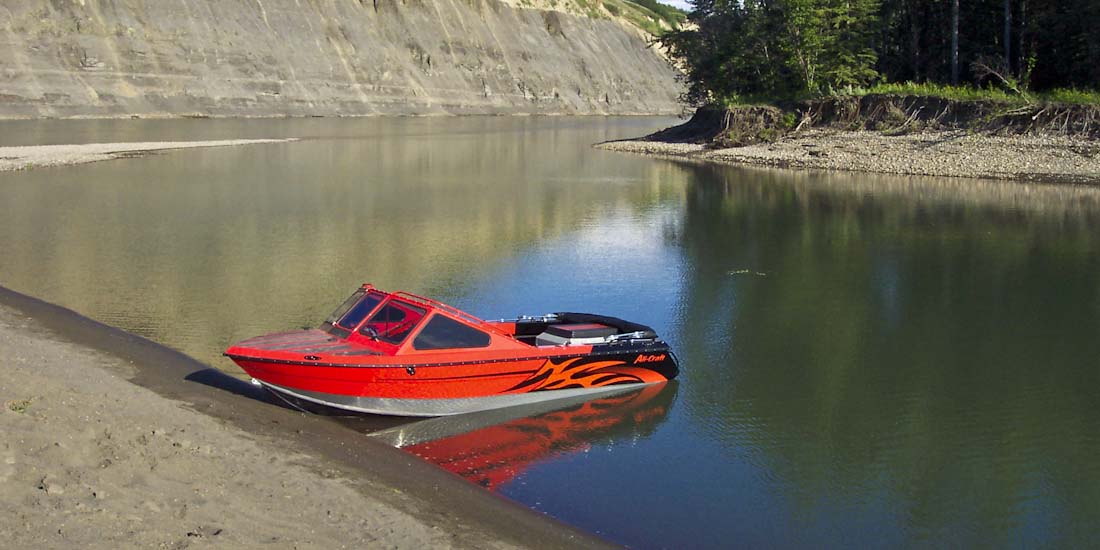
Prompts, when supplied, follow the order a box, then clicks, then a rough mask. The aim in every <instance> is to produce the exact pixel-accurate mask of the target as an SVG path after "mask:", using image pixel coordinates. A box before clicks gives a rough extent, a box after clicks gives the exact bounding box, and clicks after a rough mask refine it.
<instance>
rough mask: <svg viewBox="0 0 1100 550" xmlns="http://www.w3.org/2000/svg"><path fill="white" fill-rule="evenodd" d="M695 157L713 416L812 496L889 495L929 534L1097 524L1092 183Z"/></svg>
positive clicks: (1097, 322) (689, 342) (691, 334)
mask: <svg viewBox="0 0 1100 550" xmlns="http://www.w3.org/2000/svg"><path fill="white" fill-rule="evenodd" d="M694 170H695V173H694V178H693V179H694V182H693V184H692V185H690V186H689V188H688V194H687V202H686V208H685V215H684V220H683V225H682V228H681V234H680V235H679V236H678V237H677V240H678V242H679V243H680V244H681V246H682V248H683V250H684V251H685V254H686V255H687V256H688V258H689V263H690V264H693V265H694V267H695V269H694V270H693V271H691V273H690V274H689V275H688V276H687V277H686V279H685V280H686V285H687V288H686V291H685V296H686V299H687V304H686V306H685V310H686V318H687V319H689V320H690V321H689V322H687V323H685V334H684V335H683V336H682V339H683V340H682V341H683V342H685V345H684V347H683V350H682V351H681V354H682V355H683V356H684V364H685V365H686V366H687V368H686V369H685V375H684V376H685V383H684V390H685V392H686V395H685V402H686V403H685V405H686V408H687V409H689V410H691V411H692V414H693V415H695V416H696V418H697V419H698V420H699V423H700V425H702V426H705V427H713V428H714V429H713V432H714V433H713V434H712V435H713V437H715V438H716V439H719V440H722V441H723V442H724V443H725V444H726V445H728V446H729V447H730V449H731V450H732V449H733V448H734V447H736V448H738V449H740V451H739V454H743V452H744V451H746V449H751V450H760V451H763V453H762V454H761V456H762V460H763V462H764V464H763V466H764V467H765V468H766V469H768V470H769V471H773V472H775V473H776V475H777V478H778V479H779V480H780V482H779V483H778V490H779V491H782V492H784V493H785V494H787V496H788V497H789V498H790V499H791V500H792V501H793V502H795V503H797V505H798V506H799V508H802V509H803V510H806V511H813V510H819V511H822V510H820V508H819V507H821V506H839V505H842V504H843V503H848V504H851V503H862V504H861V505H866V504H867V503H868V502H874V501H876V499H881V498H884V497H883V495H884V494H887V495H891V496H890V497H888V499H889V502H887V503H886V504H887V505H890V506H896V507H897V510H894V512H895V513H897V514H899V516H900V517H903V518H904V520H903V521H904V522H905V523H906V525H903V526H901V527H902V528H904V529H906V530H907V532H908V533H909V535H910V536H911V537H913V539H914V540H932V541H936V540H954V541H973V542H980V543H983V544H990V543H992V544H993V545H999V544H1005V543H1009V542H1013V541H1016V540H1028V539H1027V538H1024V539H1021V538H1020V537H1041V538H1045V539H1047V540H1055V541H1061V540H1064V541H1065V542H1069V543H1074V542H1076V543H1081V542H1084V541H1086V540H1089V539H1086V538H1084V537H1086V536H1088V535H1089V533H1088V532H1087V530H1088V529H1090V527H1089V526H1090V524H1091V521H1092V518H1093V517H1095V516H1096V513H1097V512H1100V505H1098V503H1100V475H1098V474H1100V465H1098V464H1097V462H1096V461H1095V458H1094V457H1095V456H1097V454H1098V452H1100V437H1098V436H1097V435H1096V434H1097V432H1096V429H1095V426H1096V425H1097V423H1098V421H1100V407H1098V405H1100V397H1098V394H1097V391H1096V388H1097V387H1100V384H1098V382H1100V371H1098V369H1097V366H1098V365H1097V361H1098V359H1097V358H1098V357H1100V339H1098V338H1097V337H1098V336H1100V283H1098V278H1097V273H1100V235H1098V234H1097V233H1096V231H1095V227H1096V224H1095V222H1096V221H1097V214H1098V213H1100V208H1097V203H1096V200H1095V199H1096V196H1097V195H1096V193H1095V192H1094V191H1091V190H1084V191H1082V192H1080V193H1078V190H1073V189H1069V190H1067V189H1065V188H1046V189H1035V188H1031V189H1027V188H1022V189H1015V190H1013V189H1005V187H1006V186H1003V185H1001V186H997V185H990V184H982V185H978V187H977V188H971V187H968V184H967V183H965V182H959V181H958V180H954V181H951V180H949V182H948V183H944V182H938V181H933V182H931V183H929V184H927V185H926V186H924V187H921V186H919V185H918V186H917V187H912V188H910V190H911V191H912V196H910V195H909V193H908V190H903V191H900V192H894V191H889V192H876V193H874V194H873V195H872V194H868V191H869V190H871V189H881V186H882V185H883V182H884V181H886V179H885V178H875V177H873V176H857V177H852V176H850V175H847V176H829V175H813V174H791V173H787V172H774V173H770V172H763V171H751V172H750V171H741V170H735V169H722V168H711V167H698V168H695V169H694ZM856 178H859V179H862V180H864V181H863V183H859V184H858V185H857V184H845V183H844V182H845V181H848V180H853V179H856ZM895 181H897V180H895ZM914 181H916V180H914ZM917 183H918V184H919V181H918V182H917ZM948 184H950V185H954V186H956V188H957V189H956V193H955V194H954V195H953V194H952V193H951V192H950V189H948V188H947V187H945V185H948ZM876 186H877V187H876ZM983 186H984V189H983ZM958 188H961V190H960V189H958ZM1021 190H1022V191H1024V195H1026V194H1027V193H1033V194H1035V195H1037V197H1038V198H1037V199H1036V202H1035V203H1034V204H1027V203H1025V202H1023V201H1022V200H1021V198H1020V197H1021V196H1024V195H1020V194H1019V193H1018V192H1019V191H1021ZM1059 193H1062V195H1061V196H1060V195H1059ZM914 197H915V198H914ZM743 270H749V272H747V273H745V272H743ZM753 272H762V273H765V276H759V275H756V274H754V273H753ZM716 419H721V420H720V421H719V420H716ZM822 502H830V503H831V504H828V505H822V504H821V503H822ZM822 512H823V511H822ZM922 537H928V538H927V539H923V538H922ZM1061 537H1065V538H1064V539H1062V538H1061Z"/></svg>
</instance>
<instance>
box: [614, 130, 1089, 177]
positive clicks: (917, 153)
mask: <svg viewBox="0 0 1100 550" xmlns="http://www.w3.org/2000/svg"><path fill="white" fill-rule="evenodd" d="M597 147H598V148H600V149H607V150H612V151H623V152H630V153H640V154H645V155H650V156H658V157H674V158H683V159H688V160H694V161H703V162H716V163H722V164H742V165H753V166H771V167H780V168H804V169H805V168H808V169H818V170H850V171H859V172H877V173H884V174H899V175H917V176H946V177H964V178H983V179H1009V180H1021V181H1031V182H1038V183H1079V184H1092V185H1100V142H1096V141H1090V140H1087V139H1084V138H1071V137H1054V136H1032V135H1018V136H991V135H983V134H976V133H971V132H965V131H942V132H920V133H914V134H906V135H896V136H895V135H885V134H882V133H879V132H871V131H856V132H846V131H836V130H827V129H812V130H807V131H802V132H799V133H797V134H792V135H790V136H787V137H784V138H782V139H780V140H779V141H777V142H775V143H764V144H757V145H749V146H745V147H729V148H719V149H713V148H709V147H707V146H705V145H699V144H693V143H667V142H661V141H647V140H645V139H637V140H625V141H613V142H607V143H601V144H599V145H597Z"/></svg>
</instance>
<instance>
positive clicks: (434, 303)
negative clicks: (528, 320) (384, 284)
mask: <svg viewBox="0 0 1100 550" xmlns="http://www.w3.org/2000/svg"><path fill="white" fill-rule="evenodd" d="M391 295H392V296H397V297H399V298H404V299H406V300H409V301H412V302H417V303H419V304H420V305H424V306H428V307H431V308H434V309H438V310H441V311H444V312H446V313H449V314H451V315H454V316H455V317H458V318H459V319H462V320H463V321H466V322H467V323H472V324H474V325H477V326H479V327H482V328H484V329H486V330H490V331H492V332H495V333H497V334H501V335H504V336H509V334H508V333H507V332H504V331H503V330H501V329H499V328H497V327H494V326H493V325H491V324H489V323H487V322H485V320H484V319H480V318H478V317H475V316H473V315H471V314H469V313H466V312H465V311H462V310H461V309H458V308H457V307H454V306H450V305H447V304H444V303H443V302H440V301H438V300H433V299H431V298H425V297H423V296H420V295H417V294H413V293H411V292H405V291H404V290H399V291H397V292H393V293H391Z"/></svg>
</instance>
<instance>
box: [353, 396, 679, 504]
mask: <svg viewBox="0 0 1100 550" xmlns="http://www.w3.org/2000/svg"><path fill="white" fill-rule="evenodd" d="M675 396H676V382H668V383H663V384H654V385H650V386H646V387H644V388H641V389H637V390H631V391H628V392H626V393H622V394H617V395H614V396H611V397H601V398H599V399H593V400H590V401H582V400H580V399H572V400H570V399H563V400H558V401H555V402H553V403H540V404H535V405H526V406H520V407H510V408H507V409H497V410H493V411H485V412H481V413H473V414H465V415H460V416H448V417H440V418H434V419H431V420H424V421H420V422H414V423H412V424H406V425H403V426H399V427H396V428H391V429H388V430H383V431H380V432H375V433H373V434H371V437H375V438H379V439H382V440H384V441H386V442H387V443H389V444H391V445H394V446H396V447H400V448H402V449H404V450H405V451H408V452H410V453H412V454H415V455H417V456H419V457H421V458H423V459H425V460H427V461H428V462H431V463H433V464H436V465H438V466H439V467H441V468H443V469H445V470H448V471H450V472H452V473H455V474H458V475H460V476H462V477H464V478H466V479H467V480H469V481H472V482H474V483H477V484H478V485H481V486H483V487H486V488H488V489H489V490H491V491H495V490H497V489H499V488H501V487H502V486H503V485H505V484H507V483H508V482H509V481H511V480H512V479H513V478H515V477H516V476H518V475H519V474H521V473H523V472H524V471H525V470H527V469H528V468H530V467H531V466H532V465H534V464H537V463H540V462H546V461H549V460H552V459H554V458H557V457H561V456H563V455H568V454H572V453H575V452H578V451H584V450H587V449H588V448H590V447H591V446H592V445H593V444H594V443H597V442H599V441H603V440H614V441H617V442H624V441H633V440H636V439H638V438H644V437H647V436H649V435H650V434H652V433H653V432H654V431H655V430H656V428H657V426H658V425H659V424H660V423H661V421H663V420H664V418H665V416H666V415H667V414H668V410H669V409H670V408H671V406H672V402H673V400H674V399H675Z"/></svg>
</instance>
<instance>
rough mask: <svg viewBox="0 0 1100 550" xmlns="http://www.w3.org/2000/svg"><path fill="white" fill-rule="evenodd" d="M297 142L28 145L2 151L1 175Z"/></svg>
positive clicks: (273, 140)
mask: <svg viewBox="0 0 1100 550" xmlns="http://www.w3.org/2000/svg"><path fill="white" fill-rule="evenodd" d="M286 141H294V139H223V140H211V141H150V142H136V143H85V144H79V145H25V146H18V147H0V172H4V171H11V170H27V169H30V168H39V167H43V166H65V165H70V164H84V163H86V162H99V161H101V160H110V159H117V158H126V157H134V156H139V155H144V154H149V153H152V152H155V151H167V150H171V149H194V148H196V147H226V146H229V145H249V144H254V143H281V142H286Z"/></svg>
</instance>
